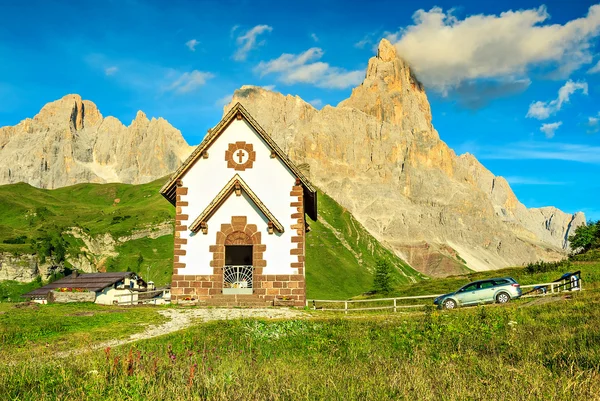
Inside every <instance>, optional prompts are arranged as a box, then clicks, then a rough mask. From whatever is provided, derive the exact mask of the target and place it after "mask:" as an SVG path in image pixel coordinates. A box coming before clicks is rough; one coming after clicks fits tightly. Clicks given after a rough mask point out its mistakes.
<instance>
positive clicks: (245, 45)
mask: <svg viewBox="0 0 600 401" xmlns="http://www.w3.org/2000/svg"><path fill="white" fill-rule="evenodd" d="M235 29H237V26H235V27H234V29H232V31H231V33H232V34H233V32H234V31H235ZM272 30H273V28H272V27H270V26H269V25H256V26H255V27H254V28H252V29H250V30H249V31H247V32H246V33H244V34H243V35H240V36H238V37H237V39H236V43H237V45H238V46H239V48H238V49H237V50H236V52H235V53H234V55H233V59H234V60H236V61H244V60H246V57H248V52H250V50H252V49H255V48H256V47H258V46H261V45H262V44H263V43H264V42H258V43H257V41H256V39H257V38H258V35H261V34H263V33H265V32H271V31H272Z"/></svg>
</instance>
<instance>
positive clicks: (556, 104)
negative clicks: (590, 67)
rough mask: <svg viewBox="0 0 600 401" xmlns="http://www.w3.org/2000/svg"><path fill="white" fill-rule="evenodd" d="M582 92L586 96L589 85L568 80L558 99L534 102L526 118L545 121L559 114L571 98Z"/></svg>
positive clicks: (559, 91) (559, 92)
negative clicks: (574, 94)
mask: <svg viewBox="0 0 600 401" xmlns="http://www.w3.org/2000/svg"><path fill="white" fill-rule="evenodd" d="M577 91H581V92H582V93H583V94H584V95H587V93H588V84H587V83H586V82H573V81H571V80H568V81H567V82H566V83H565V84H564V85H563V86H562V87H561V88H560V89H559V90H558V97H557V98H556V99H554V100H551V101H548V102H541V101H537V102H533V103H531V104H530V105H529V110H528V111H527V115H526V117H530V118H537V119H538V120H545V119H546V118H548V117H550V116H551V115H553V114H554V113H556V112H558V111H559V110H560V109H561V108H562V105H563V104H564V103H568V102H569V98H570V96H571V95H572V94H573V93H575V92H577Z"/></svg>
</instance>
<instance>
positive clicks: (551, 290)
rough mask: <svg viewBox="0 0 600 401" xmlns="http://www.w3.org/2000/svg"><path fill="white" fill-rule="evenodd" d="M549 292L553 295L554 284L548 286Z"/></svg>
mask: <svg viewBox="0 0 600 401" xmlns="http://www.w3.org/2000/svg"><path fill="white" fill-rule="evenodd" d="M550 292H551V293H552V294H554V283H552V284H550Z"/></svg>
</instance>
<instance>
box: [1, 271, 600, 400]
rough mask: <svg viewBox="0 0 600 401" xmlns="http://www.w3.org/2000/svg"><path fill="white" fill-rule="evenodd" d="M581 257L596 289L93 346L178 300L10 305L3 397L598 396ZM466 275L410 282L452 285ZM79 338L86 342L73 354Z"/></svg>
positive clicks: (206, 326) (596, 302) (246, 322)
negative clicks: (142, 304)
mask: <svg viewBox="0 0 600 401" xmlns="http://www.w3.org/2000/svg"><path fill="white" fill-rule="evenodd" d="M572 267H574V268H576V269H577V270H582V277H583V280H584V288H585V290H584V291H583V292H576V293H568V294H561V295H556V296H546V297H543V298H532V299H523V300H519V301H515V302H511V303H509V304H507V305H504V306H497V305H491V306H485V307H482V306H480V307H471V308H463V309H458V310H454V311H439V310H437V309H434V308H432V307H426V308H422V309H418V310H415V311H411V312H406V313H402V312H398V313H368V314H366V313H360V312H353V313H351V314H349V315H341V314H336V313H333V312H322V311H312V310H305V311H302V315H301V316H299V317H298V318H294V319H289V320H265V319H238V320H224V321H216V322H209V323H201V322H195V323H192V324H191V325H190V326H189V327H188V328H186V329H185V330H182V331H179V332H175V333H172V334H168V335H163V336H159V337H155V338H151V339H147V340H142V341H138V342H134V343H131V344H128V345H123V346H120V347H112V348H111V347H105V348H102V349H98V350H95V351H87V352H83V351H85V350H86V349H88V348H89V347H90V346H91V345H93V344H97V343H99V342H101V341H104V340H107V339H111V338H125V337H127V336H128V335H129V334H131V333H133V332H135V331H142V330H143V329H144V328H145V327H146V326H147V325H148V324H150V325H153V324H158V323H160V322H163V321H164V319H165V318H163V317H162V316H160V315H159V312H160V311H161V310H165V307H129V308H113V307H103V306H98V305H93V304H89V305H86V304H78V305H40V306H31V305H23V304H9V303H3V304H0V357H1V358H3V361H4V362H5V363H3V364H1V365H0V397H1V398H2V399H8V400H88V399H89V400H91V399H94V400H114V399H124V400H164V399H170V400H189V399H199V400H296V399H304V400H414V399H419V400H484V399H485V400H490V399H492V400H540V399H550V400H596V399H599V397H600V396H599V394H600V325H598V322H599V321H600V281H599V277H600V276H599V275H600V263H598V262H592V263H581V262H578V263H574V264H573V266H572ZM559 272H560V270H557V271H551V272H537V273H536V272H530V273H528V272H527V271H525V270H524V269H520V270H517V269H513V271H512V275H513V276H518V274H522V276H521V280H522V281H526V280H527V279H531V280H532V281H537V280H538V279H539V278H540V276H539V275H540V274H549V275H550V276H552V277H554V276H555V275H556V274H558V273H559ZM502 273H505V272H502ZM462 279H465V280H466V279H468V278H466V277H464V278H462ZM457 280H460V279H459V278H449V279H439V280H428V281H424V282H422V283H418V284H415V285H413V286H412V287H410V288H420V287H421V286H422V285H428V286H431V287H430V288H435V289H438V290H439V292H445V291H449V290H451V289H453V288H455V286H456V285H457V284H459V282H458V281H457ZM170 308H173V306H171V307H170ZM69 350H71V351H72V350H75V351H77V350H79V351H82V353H79V352H75V353H73V354H70V355H64V354H60V352H64V351H69Z"/></svg>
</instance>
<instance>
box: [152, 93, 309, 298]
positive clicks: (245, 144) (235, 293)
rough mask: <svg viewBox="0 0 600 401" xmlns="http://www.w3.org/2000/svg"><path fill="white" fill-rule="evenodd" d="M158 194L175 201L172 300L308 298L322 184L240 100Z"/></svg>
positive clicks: (209, 132) (172, 202) (172, 201)
mask: <svg viewBox="0 0 600 401" xmlns="http://www.w3.org/2000/svg"><path fill="white" fill-rule="evenodd" d="M160 193H161V194H162V195H163V196H164V197H165V198H166V199H167V200H168V201H169V202H171V204H173V205H174V206H175V208H176V213H175V249H174V259H173V260H174V263H173V277H172V282H171V299H172V301H173V302H175V303H177V302H182V301H196V302H197V303H199V304H206V305H228V306H232V305H252V306H264V305H273V304H277V302H280V304H282V303H281V302H284V303H283V304H292V305H297V306H303V305H304V304H305V302H306V285H305V273H306V270H305V268H306V260H305V256H306V252H305V250H306V246H305V235H306V232H307V228H308V224H307V221H306V218H305V216H306V215H308V216H309V217H310V218H311V219H312V220H316V219H317V192H316V190H315V188H314V187H313V186H312V185H311V183H310V182H309V181H308V180H307V178H306V177H305V176H304V175H303V174H302V173H301V172H300V170H299V169H298V167H297V166H296V165H295V164H294V163H293V162H292V161H291V160H290V159H289V158H288V157H287V155H286V154H285V153H284V152H283V151H282V150H281V148H280V147H279V146H278V145H277V144H276V143H275V142H274V141H273V139H272V138H271V137H270V136H269V134H267V133H266V132H265V131H264V130H263V129H262V128H261V126H260V125H259V124H258V123H257V122H256V120H254V118H252V116H251V115H250V114H249V113H248V111H247V110H246V109H245V108H244V107H243V106H242V105H241V104H240V103H237V104H236V105H235V106H233V107H232V108H231V109H230V110H229V112H228V113H227V114H226V115H225V116H224V117H223V119H222V120H221V121H220V122H219V123H218V124H217V125H216V126H215V127H214V128H213V129H211V130H209V131H208V134H207V135H206V137H205V139H204V140H203V141H202V143H200V145H198V147H197V148H196V149H195V150H194V151H193V152H192V154H191V155H190V156H189V158H188V159H187V160H186V161H185V162H184V163H183V164H182V165H181V167H180V168H179V169H178V170H177V171H176V172H175V173H174V174H173V176H172V177H171V178H170V180H169V181H168V182H167V183H166V184H165V185H164V186H163V187H162V189H161V190H160Z"/></svg>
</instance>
